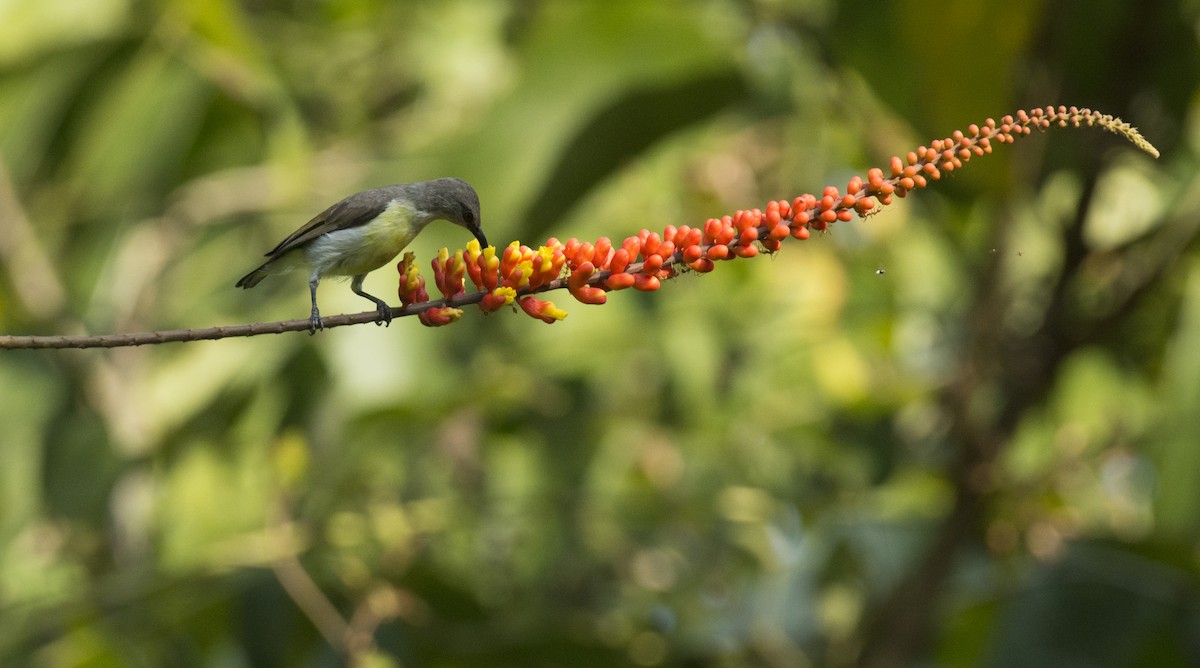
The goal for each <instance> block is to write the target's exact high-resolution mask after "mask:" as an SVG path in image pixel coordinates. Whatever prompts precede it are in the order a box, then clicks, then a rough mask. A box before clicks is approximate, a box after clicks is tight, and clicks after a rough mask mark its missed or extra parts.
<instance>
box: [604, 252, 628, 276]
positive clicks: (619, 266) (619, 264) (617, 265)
mask: <svg viewBox="0 0 1200 668" xmlns="http://www.w3.org/2000/svg"><path fill="white" fill-rule="evenodd" d="M628 266H629V251H627V250H625V249H624V248H618V249H617V250H615V251H613V256H612V262H609V263H608V268H609V269H611V270H612V272H613V273H616V274H619V273H621V272H623V271H625V267H628Z"/></svg>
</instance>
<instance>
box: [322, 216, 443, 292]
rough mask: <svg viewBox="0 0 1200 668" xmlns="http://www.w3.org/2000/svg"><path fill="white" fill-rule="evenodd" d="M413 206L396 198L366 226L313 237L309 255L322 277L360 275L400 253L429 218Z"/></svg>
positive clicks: (378, 266)
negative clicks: (414, 209)
mask: <svg viewBox="0 0 1200 668" xmlns="http://www.w3.org/2000/svg"><path fill="white" fill-rule="evenodd" d="M421 218H422V217H421V216H418V215H417V214H416V212H415V211H413V209H412V207H410V206H408V205H405V204H401V203H399V202H396V201H393V202H392V203H391V204H389V205H388V206H387V208H385V209H384V210H383V212H382V213H380V214H379V215H378V216H377V217H376V218H375V219H373V220H372V221H371V222H369V223H367V224H366V225H360V226H358V227H351V228H347V229H344V230H337V231H335V232H329V233H328V234H324V235H322V236H321V237H319V238H317V239H315V240H313V242H312V243H310V244H309V245H308V247H307V248H306V249H305V256H306V259H307V260H308V263H309V264H310V265H311V266H312V268H313V271H314V273H317V274H320V275H321V276H357V275H359V274H365V273H367V272H370V271H373V270H375V269H378V268H380V267H382V266H383V265H385V264H387V263H388V261H390V260H391V259H392V258H394V257H396V256H397V255H399V254H400V251H402V250H404V247H405V246H407V245H408V244H409V243H410V242H411V241H412V240H413V238H415V237H416V236H417V234H418V233H420V231H421V229H422V228H424V227H425V223H426V222H428V221H425V220H422V219H421Z"/></svg>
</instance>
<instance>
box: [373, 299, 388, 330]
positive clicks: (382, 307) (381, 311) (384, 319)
mask: <svg viewBox="0 0 1200 668" xmlns="http://www.w3.org/2000/svg"><path fill="white" fill-rule="evenodd" d="M375 312H376V313H377V314H378V315H379V318H378V319H376V320H375V325H376V326H379V325H384V326H385V327H391V326H392V307H390V306H388V305H387V304H385V303H380V304H379V308H378V309H376V311H375Z"/></svg>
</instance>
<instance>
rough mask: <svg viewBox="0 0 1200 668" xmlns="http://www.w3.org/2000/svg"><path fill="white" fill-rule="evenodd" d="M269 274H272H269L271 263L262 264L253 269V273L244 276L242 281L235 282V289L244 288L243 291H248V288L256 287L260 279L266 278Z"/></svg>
mask: <svg viewBox="0 0 1200 668" xmlns="http://www.w3.org/2000/svg"><path fill="white" fill-rule="evenodd" d="M271 273H272V272H271V263H270V262H264V263H263V265H262V266H261V267H259V268H258V269H255V270H254V271H252V272H250V273H249V274H246V275H245V276H243V277H242V280H240V281H238V282H237V286H236V287H239V288H245V289H247V290H249V289H250V288H252V287H254V286H256V285H258V284H259V283H260V282H261V281H262V279H264V278H266V277H267V276H270V275H271Z"/></svg>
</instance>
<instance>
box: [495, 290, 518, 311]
mask: <svg viewBox="0 0 1200 668" xmlns="http://www.w3.org/2000/svg"><path fill="white" fill-rule="evenodd" d="M492 294H493V295H496V296H497V297H504V305H505V306H508V305H509V304H511V303H513V302H514V301H516V299H517V290H516V288H512V287H510V286H507V285H502V286H500V287H498V288H496V289H495V290H492Z"/></svg>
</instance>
